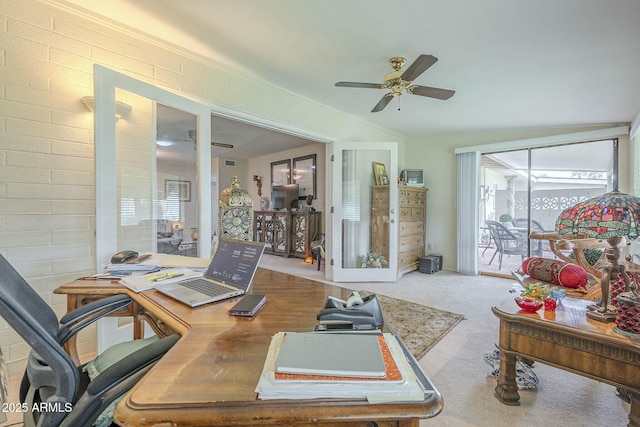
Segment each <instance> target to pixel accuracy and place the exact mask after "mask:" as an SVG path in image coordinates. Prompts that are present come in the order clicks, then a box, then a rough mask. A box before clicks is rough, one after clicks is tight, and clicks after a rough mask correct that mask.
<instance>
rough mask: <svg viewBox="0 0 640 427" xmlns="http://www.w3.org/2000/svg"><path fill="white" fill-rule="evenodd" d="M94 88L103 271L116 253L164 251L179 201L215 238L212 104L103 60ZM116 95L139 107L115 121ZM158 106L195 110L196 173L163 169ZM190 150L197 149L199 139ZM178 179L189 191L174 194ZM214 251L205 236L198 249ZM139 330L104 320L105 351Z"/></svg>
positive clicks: (98, 247) (202, 252) (98, 262)
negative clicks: (163, 236) (162, 236)
mask: <svg viewBox="0 0 640 427" xmlns="http://www.w3.org/2000/svg"><path fill="white" fill-rule="evenodd" d="M94 93H95V112H94V120H95V150H96V154H95V162H96V268H97V270H98V271H102V266H103V265H104V264H105V263H107V262H108V261H109V260H110V258H111V256H112V255H113V254H114V253H116V252H118V251H120V250H123V249H131V250H135V251H137V252H140V253H142V252H157V242H158V240H157V239H158V231H159V224H160V225H164V224H165V223H166V221H168V219H167V218H171V217H169V216H167V215H168V214H169V213H170V212H167V210H168V209H170V208H172V207H174V209H173V210H174V211H176V210H180V211H185V212H186V211H187V205H186V204H187V203H189V204H190V205H189V210H190V211H191V213H190V215H185V218H186V220H187V221H188V220H189V219H190V218H192V219H191V221H192V223H191V224H190V225H187V226H188V227H193V228H196V227H197V229H198V232H199V234H200V236H210V235H211V222H210V217H211V190H210V188H211V145H210V143H209V141H211V111H210V109H209V108H208V107H206V106H205V105H202V104H200V103H198V102H196V101H193V100H190V99H187V98H184V97H182V96H179V95H176V94H173V93H171V92H168V91H166V90H163V89H160V88H158V87H155V86H152V85H149V84H147V83H144V82H142V81H139V80H136V79H133V78H131V77H128V76H125V75H123V74H120V73H118V72H115V71H112V70H109V69H106V68H104V67H102V66H99V65H96V66H94ZM116 98H118V100H126V101H127V103H128V104H130V105H131V106H132V111H131V113H130V115H129V116H127V117H122V118H119V119H116V115H115V114H114V112H115V105H116ZM158 104H162V105H164V106H167V107H171V108H174V109H176V110H180V111H182V112H184V113H187V114H189V115H192V116H193V123H192V125H193V126H194V127H195V129H194V130H195V131H196V133H195V135H196V141H195V147H196V153H197V158H196V159H195V165H193V163H194V161H193V160H190V167H189V169H190V172H189V175H187V172H185V171H177V170H174V171H172V172H171V174H169V173H168V172H166V170H165V171H164V172H163V173H160V172H162V171H160V172H159V163H160V162H159V160H161V159H159V156H158V151H157V144H156V142H157V140H158V138H157V136H158V135H157V122H156V119H157V105H158ZM183 151H190V152H193V143H190V144H189V145H188V147H187V148H185V149H184V150H183ZM189 159H191V157H190V158H189ZM165 169H166V168H165ZM167 178H170V179H167ZM175 183H178V184H181V185H182V186H184V187H185V188H186V191H179V192H178V195H177V196H174V197H172V195H173V194H174V193H173V192H172V191H170V190H171V188H172V185H173V184H175ZM183 193H184V194H183ZM187 199H188V200H187ZM176 206H177V208H175V207H176ZM175 215H178V213H177V212H176V213H175ZM174 219H175V218H174ZM177 219H182V217H177ZM183 222H184V221H183ZM186 224H189V223H188V222H187V223H186ZM160 231H166V230H160ZM210 252H211V240H210V239H208V238H200V239H198V241H197V253H198V255H199V256H200V257H204V258H208V256H209V253H210ZM132 330H133V328H132V324H131V322H124V321H122V320H121V319H115V318H106V319H101V320H100V322H99V323H98V352H99V353H100V352H102V351H103V350H104V349H105V348H107V347H109V346H111V345H113V344H115V343H117V342H121V341H124V340H130V339H131V337H132Z"/></svg>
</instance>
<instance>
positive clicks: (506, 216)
mask: <svg viewBox="0 0 640 427" xmlns="http://www.w3.org/2000/svg"><path fill="white" fill-rule="evenodd" d="M613 156H614V149H613V141H612V140H604V141H595V142H584V143H577V144H565V145H560V146H553V147H541V148H529V149H524V150H518V151H509V152H501V153H490V154H483V155H482V157H481V172H480V189H479V191H480V197H479V200H480V203H479V210H480V212H479V218H480V223H479V224H478V225H479V232H480V240H479V242H480V246H479V248H478V265H479V270H480V271H481V272H484V273H495V274H499V275H506V276H510V274H511V272H512V271H516V270H518V269H520V266H521V264H522V260H523V258H525V257H527V256H540V257H545V258H556V255H555V254H554V253H553V252H552V251H551V249H550V247H549V244H548V243H547V242H548V240H544V239H542V240H541V239H530V238H529V236H530V235H531V233H533V232H535V233H545V234H548V233H555V222H556V219H557V218H558V216H559V215H560V213H561V212H562V211H563V210H565V209H566V208H568V207H571V206H573V205H575V204H576V203H578V202H580V201H582V200H585V199H587V198H591V197H595V196H597V195H600V194H604V193H606V192H607V191H610V189H611V188H612V180H613V177H614V176H615V174H616V171H614V162H613ZM496 223H497V224H496ZM596 258H597V257H596Z"/></svg>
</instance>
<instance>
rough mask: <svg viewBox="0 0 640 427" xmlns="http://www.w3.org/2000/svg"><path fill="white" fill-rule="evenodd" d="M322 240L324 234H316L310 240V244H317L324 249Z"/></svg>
mask: <svg viewBox="0 0 640 427" xmlns="http://www.w3.org/2000/svg"><path fill="white" fill-rule="evenodd" d="M324 238H325V234H324V233H316V234H315V235H314V236H313V239H311V240H312V242H319V244H320V246H322V247H324Z"/></svg>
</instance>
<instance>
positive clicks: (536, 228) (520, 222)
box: [512, 218, 546, 233]
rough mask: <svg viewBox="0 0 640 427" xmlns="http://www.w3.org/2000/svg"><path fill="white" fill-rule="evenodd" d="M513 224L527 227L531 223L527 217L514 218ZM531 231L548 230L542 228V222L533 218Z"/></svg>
mask: <svg viewBox="0 0 640 427" xmlns="http://www.w3.org/2000/svg"><path fill="white" fill-rule="evenodd" d="M512 223H513V226H514V227H518V228H527V227H528V225H529V220H528V219H527V218H514V219H513V221H512ZM531 231H537V232H539V233H544V232H545V231H546V230H545V229H544V228H542V224H540V223H539V222H538V221H536V220H535V219H532V220H531Z"/></svg>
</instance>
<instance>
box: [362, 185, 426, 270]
mask: <svg viewBox="0 0 640 427" xmlns="http://www.w3.org/2000/svg"><path fill="white" fill-rule="evenodd" d="M427 191H428V189H427V188H419V187H410V186H400V187H398V209H399V212H398V215H397V216H396V217H397V222H398V234H397V236H389V223H388V221H389V186H388V185H375V186H373V187H372V199H371V207H372V209H371V247H372V249H373V250H374V251H376V252H380V253H382V254H383V255H384V256H385V258H387V259H388V258H389V247H388V244H389V238H390V237H391V238H394V239H397V241H398V278H400V277H401V276H402V275H403V274H405V273H408V272H409V271H413V270H417V269H418V261H419V258H420V257H422V256H424V254H425V229H426V225H425V224H426V220H427Z"/></svg>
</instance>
